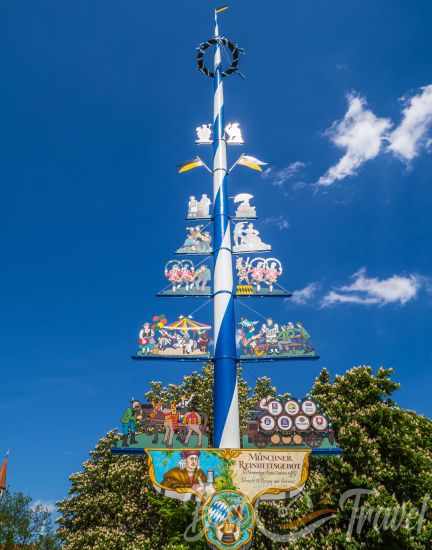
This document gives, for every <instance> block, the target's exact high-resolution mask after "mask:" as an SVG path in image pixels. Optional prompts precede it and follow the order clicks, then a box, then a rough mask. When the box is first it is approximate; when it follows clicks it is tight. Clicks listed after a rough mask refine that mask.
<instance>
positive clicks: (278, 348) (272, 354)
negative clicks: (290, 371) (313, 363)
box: [237, 317, 318, 360]
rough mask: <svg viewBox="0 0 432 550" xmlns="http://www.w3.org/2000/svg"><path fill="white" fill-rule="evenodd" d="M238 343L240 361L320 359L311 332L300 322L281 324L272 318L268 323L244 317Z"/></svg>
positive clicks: (238, 334)
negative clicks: (313, 345)
mask: <svg viewBox="0 0 432 550" xmlns="http://www.w3.org/2000/svg"><path fill="white" fill-rule="evenodd" d="M237 340H238V343H239V348H240V359H248V360H250V359H257V360H258V359H261V360H262V359H278V358H281V359H318V355H317V353H316V351H315V350H314V348H313V347H312V344H311V341H310V336H309V333H308V332H307V331H306V329H305V328H304V326H303V324H302V323H301V322H300V321H297V322H295V323H293V322H291V321H289V322H287V323H285V324H280V323H277V322H276V321H274V320H273V319H271V318H268V319H266V320H265V321H264V322H260V321H251V320H249V319H246V318H244V317H243V318H242V319H241V320H240V322H239V324H238V333H237Z"/></svg>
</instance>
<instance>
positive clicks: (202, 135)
mask: <svg viewBox="0 0 432 550" xmlns="http://www.w3.org/2000/svg"><path fill="white" fill-rule="evenodd" d="M196 134H197V139H196V140H195V143H198V144H209V143H212V127H211V124H202V125H201V126H198V128H196Z"/></svg>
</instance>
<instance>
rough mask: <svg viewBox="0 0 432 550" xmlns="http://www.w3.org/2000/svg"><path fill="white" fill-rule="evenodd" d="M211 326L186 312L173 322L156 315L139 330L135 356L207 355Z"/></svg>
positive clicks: (181, 356) (179, 357) (154, 357)
mask: <svg viewBox="0 0 432 550" xmlns="http://www.w3.org/2000/svg"><path fill="white" fill-rule="evenodd" d="M210 329H211V326H210V325H207V324H205V323H200V322H198V321H195V320H194V319H192V318H191V317H187V316H184V315H182V316H180V317H179V318H178V319H177V320H176V321H174V322H173V323H169V322H168V319H167V318H166V317H165V316H164V315H155V316H153V318H152V320H151V321H147V322H145V323H144V324H143V325H142V327H141V329H140V331H139V335H138V345H139V348H138V351H137V354H136V356H135V357H134V359H159V358H164V359H191V358H196V359H200V358H203V359H205V358H208V357H210V353H209V349H208V347H209V341H210V337H209V335H208V331H209V330H210Z"/></svg>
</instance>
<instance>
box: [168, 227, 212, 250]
mask: <svg viewBox="0 0 432 550" xmlns="http://www.w3.org/2000/svg"><path fill="white" fill-rule="evenodd" d="M186 231H187V235H186V239H185V242H184V243H183V245H182V246H181V247H180V248H179V249H178V250H177V254H211V253H212V248H211V241H212V238H211V235H210V233H209V231H204V225H195V226H192V227H187V228H186Z"/></svg>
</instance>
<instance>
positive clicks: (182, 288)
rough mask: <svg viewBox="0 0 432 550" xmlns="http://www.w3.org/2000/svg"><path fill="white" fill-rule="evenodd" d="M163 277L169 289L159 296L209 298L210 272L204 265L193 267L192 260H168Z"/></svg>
mask: <svg viewBox="0 0 432 550" xmlns="http://www.w3.org/2000/svg"><path fill="white" fill-rule="evenodd" d="M164 275H165V277H166V279H167V281H168V282H169V284H170V287H169V288H167V289H165V290H163V291H162V292H160V293H159V296H210V295H211V277H212V275H211V270H210V268H209V267H208V265H206V264H200V265H198V266H195V264H194V262H193V261H192V260H170V261H169V262H167V263H166V265H165V270H164Z"/></svg>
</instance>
